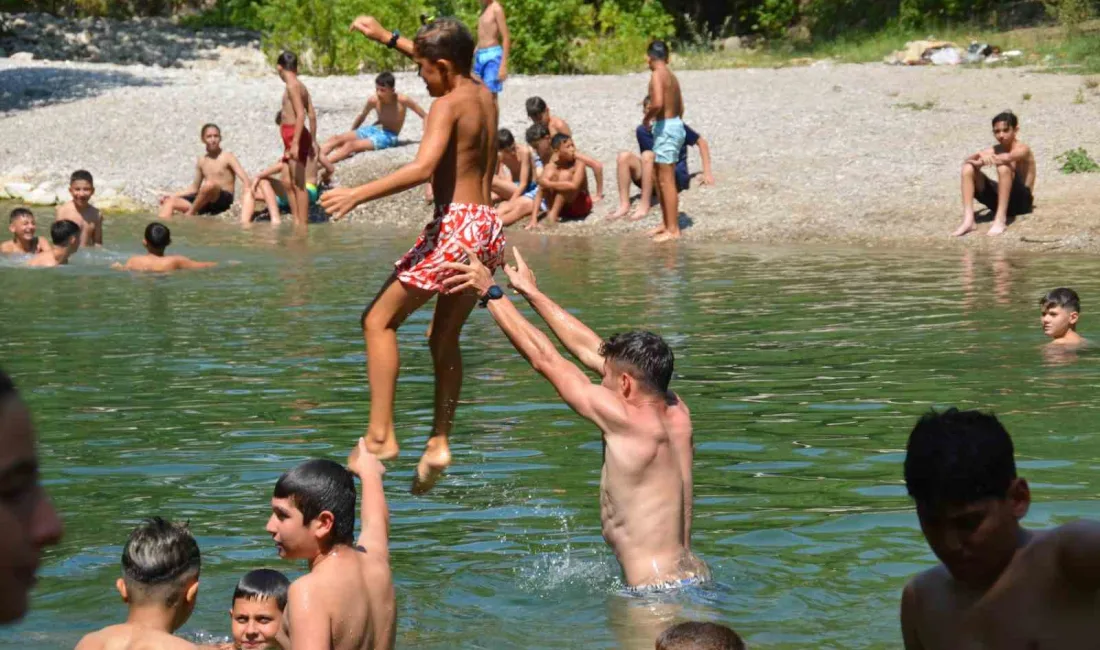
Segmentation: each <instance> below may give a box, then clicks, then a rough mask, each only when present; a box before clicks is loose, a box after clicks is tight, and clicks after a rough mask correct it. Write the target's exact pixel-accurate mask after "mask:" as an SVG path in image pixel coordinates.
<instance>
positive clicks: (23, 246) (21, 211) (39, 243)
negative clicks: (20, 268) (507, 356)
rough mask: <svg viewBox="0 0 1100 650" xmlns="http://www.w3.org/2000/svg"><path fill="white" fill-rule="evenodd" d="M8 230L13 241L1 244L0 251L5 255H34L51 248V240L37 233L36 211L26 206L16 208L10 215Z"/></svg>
mask: <svg viewBox="0 0 1100 650" xmlns="http://www.w3.org/2000/svg"><path fill="white" fill-rule="evenodd" d="M8 231H9V232H11V241H6V242H4V243H2V244H0V253H3V254H4V255H34V254H36V253H45V252H46V251H48V250H50V242H48V241H46V240H45V239H44V238H42V237H39V236H38V235H37V234H35V233H37V232H38V226H37V225H35V223H34V213H33V212H31V211H30V210H28V209H26V208H16V209H14V210H12V211H11V214H10V215H9V216H8Z"/></svg>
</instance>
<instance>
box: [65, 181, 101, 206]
mask: <svg viewBox="0 0 1100 650" xmlns="http://www.w3.org/2000/svg"><path fill="white" fill-rule="evenodd" d="M69 194H70V195H71V196H72V197H73V201H74V202H76V203H87V202H88V201H90V200H92V195H93V194H95V187H93V186H92V184H91V183H89V182H88V181H85V180H79V181H73V182H72V183H69Z"/></svg>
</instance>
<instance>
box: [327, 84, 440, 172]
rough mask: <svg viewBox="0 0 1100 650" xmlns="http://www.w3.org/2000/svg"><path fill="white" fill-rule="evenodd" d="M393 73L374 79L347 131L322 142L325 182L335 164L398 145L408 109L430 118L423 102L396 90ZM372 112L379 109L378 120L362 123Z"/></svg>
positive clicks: (421, 116) (333, 169) (421, 117)
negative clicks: (420, 102) (363, 103)
mask: <svg viewBox="0 0 1100 650" xmlns="http://www.w3.org/2000/svg"><path fill="white" fill-rule="evenodd" d="M395 85H396V80H395V79H394V78H393V73H392V72H383V73H382V74H380V75H378V76H377V77H376V78H375V79H374V94H373V95H371V96H370V99H368V100H367V105H366V106H364V107H363V111H362V112H361V113H359V115H358V117H356V118H355V121H354V122H352V124H351V130H350V131H348V132H347V133H341V134H340V135H334V136H332V137H331V138H329V139H328V140H326V141H325V144H323V145H321V166H323V167H324V168H325V172H324V174H323V175H322V176H321V181H322V183H328V182H329V181H330V180H332V173H333V171H335V167H333V164H335V163H338V162H340V161H341V160H345V159H347V158H350V157H352V156H354V155H355V154H357V153H361V152H363V151H381V150H383V149H389V148H391V147H396V146H397V138H398V136H399V135H401V129H402V128H403V127H404V126H405V115H406V113H407V112H408V111H410V110H411V111H412V112H414V113H416V114H417V115H418V116H419V117H420V119H422V120H423V119H424V118H425V117H427V113H425V112H424V109H423V108H420V105H419V104H417V103H416V102H415V101H413V100H412V99H411V98H409V97H408V96H407V95H402V94H400V93H398V92H397V90H396V89H395ZM371 111H378V120H377V121H376V122H375V123H374V124H371V125H370V126H362V124H363V122H364V121H366V119H367V117H369V116H370V114H371Z"/></svg>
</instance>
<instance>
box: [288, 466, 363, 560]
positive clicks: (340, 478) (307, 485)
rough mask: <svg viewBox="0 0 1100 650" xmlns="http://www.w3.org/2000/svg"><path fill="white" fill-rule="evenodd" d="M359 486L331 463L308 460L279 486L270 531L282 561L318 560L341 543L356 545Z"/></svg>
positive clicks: (347, 473) (342, 469) (293, 470)
mask: <svg viewBox="0 0 1100 650" xmlns="http://www.w3.org/2000/svg"><path fill="white" fill-rule="evenodd" d="M354 530H355V481H354V480H353V479H352V476H351V473H350V472H348V470H347V469H346V468H345V467H344V466H343V465H340V464H338V463H335V462H333V461H331V460H324V459H315V460H307V461H306V462H304V463H302V464H301V465H298V466H297V467H295V468H294V469H292V470H290V471H289V472H287V473H286V474H283V475H282V476H280V477H279V480H278V481H276V483H275V491H274V493H273V494H272V497H271V517H270V518H269V519H268V521H267V532H268V533H270V534H271V537H272V538H273V539H274V540H275V545H276V547H277V548H278V551H279V556H280V557H282V558H285V559H288V560H292V559H312V558H314V557H316V556H317V555H319V554H321V553H326V552H328V550H329V549H330V548H332V547H333V546H335V545H337V544H347V545H351V544H352V538H353V534H354Z"/></svg>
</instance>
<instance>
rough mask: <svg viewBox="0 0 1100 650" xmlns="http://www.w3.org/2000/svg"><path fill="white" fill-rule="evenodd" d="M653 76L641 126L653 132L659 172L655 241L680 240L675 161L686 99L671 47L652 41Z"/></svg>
mask: <svg viewBox="0 0 1100 650" xmlns="http://www.w3.org/2000/svg"><path fill="white" fill-rule="evenodd" d="M646 61H647V62H648V64H649V70H650V72H651V73H652V74H651V75H650V79H649V108H647V109H646V111H645V117H644V118H643V119H642V124H643V125H644V126H645V127H646V128H649V129H651V130H652V133H653V162H654V164H655V165H656V171H657V174H656V176H657V187H658V190H659V191H658V197H659V198H660V200H661V220H662V224H661V226H659V227H658V228H656V229H655V230H654V231H653V233H652V234H653V241H655V242H665V241H669V240H671V239H677V238H679V237H680V195H679V193H678V192H677V191H676V161H677V160H678V159H679V156H680V151H681V150H682V149H683V147H684V142H685V140H686V138H687V130H686V128H685V127H684V120H683V116H684V97H683V95H682V94H681V93H680V80H679V79H677V78H676V75H675V74H673V73H672V70H671V69H669V67H668V45H666V44H665V43H664V41H653V42H652V43H650V44H649V48H648V49H647V50H646Z"/></svg>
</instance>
